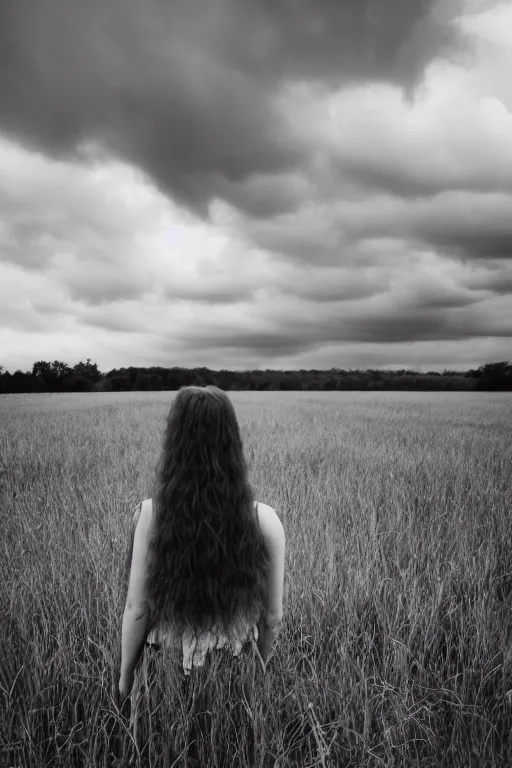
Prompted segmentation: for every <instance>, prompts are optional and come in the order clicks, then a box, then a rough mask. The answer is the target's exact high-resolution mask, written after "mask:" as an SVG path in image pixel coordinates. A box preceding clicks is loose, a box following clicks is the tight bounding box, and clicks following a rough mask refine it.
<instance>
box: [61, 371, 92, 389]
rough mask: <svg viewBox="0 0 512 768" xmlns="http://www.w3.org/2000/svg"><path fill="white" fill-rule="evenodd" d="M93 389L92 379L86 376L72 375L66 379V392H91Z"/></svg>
mask: <svg viewBox="0 0 512 768" xmlns="http://www.w3.org/2000/svg"><path fill="white" fill-rule="evenodd" d="M93 387H94V383H93V381H92V379H89V378H88V377H86V376H78V375H76V374H73V375H71V376H68V377H67V378H66V390H67V391H68V392H91V391H92V389H93Z"/></svg>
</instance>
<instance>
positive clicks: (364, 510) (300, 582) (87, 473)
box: [0, 392, 512, 768]
mask: <svg viewBox="0 0 512 768" xmlns="http://www.w3.org/2000/svg"><path fill="white" fill-rule="evenodd" d="M173 396H174V393H172V392H158V393H157V392H153V393H143V392H135V393H112V394H107V393H96V394H85V395H73V394H66V395H4V396H2V397H1V398H0V423H1V424H2V429H1V433H0V441H1V442H0V514H1V522H2V536H1V539H0V547H1V557H0V608H1V611H2V617H1V628H2V629H1V632H2V641H1V648H0V654H1V659H0V661H1V664H0V670H1V671H0V685H1V695H0V738H1V741H2V752H0V765H2V766H3V765H4V764H5V765H13V766H20V765H25V764H26V765H31V766H42V765H44V764H45V762H46V764H51V765H53V766H57V765H64V766H68V765H69V766H75V765H76V766H90V768H93V767H94V768H96V766H104V765H110V763H109V762H108V758H107V753H108V737H109V734H110V733H111V732H112V729H113V728H114V727H115V726H116V723H117V720H116V713H115V708H114V705H113V703H112V699H111V692H112V690H113V688H114V686H115V684H116V682H117V672H118V670H117V668H116V664H117V653H118V646H119V643H120V632H121V618H122V611H123V607H124V605H123V599H124V585H123V584H122V579H121V574H122V567H123V558H124V555H125V547H126V544H127V537H128V531H129V524H130V519H131V515H132V513H133V510H134V507H135V505H136V503H138V501H140V500H141V499H144V498H147V497H148V496H149V495H150V483H151V479H152V473H153V468H154V465H155V462H156V460H157V457H158V454H159V448H160V439H161V434H162V430H163V428H164V421H165V417H166V415H167V412H168V409H169V406H170V403H171V400H172V398H173ZM229 396H230V397H231V399H232V401H233V402H234V404H235V408H236V411H237V414H238V417H239V421H240V424H241V428H242V432H243V438H244V444H245V450H246V456H247V458H248V462H249V467H250V479H251V483H252V485H253V488H254V490H255V494H256V498H257V499H258V500H260V501H263V502H266V503H268V504H271V505H272V506H273V507H274V508H275V509H276V511H277V513H278V514H279V516H280V518H281V520H282V522H283V525H284V527H285V531H286V537H287V554H286V572H285V600H284V610H285V619H284V623H283V629H282V632H281V635H280V637H279V641H278V644H277V646H276V651H275V655H274V658H273V659H272V660H271V662H270V664H269V667H268V670H267V674H266V676H265V677H264V678H263V676H262V675H261V674H260V676H259V677H258V680H257V685H256V694H255V700H256V704H255V707H254V713H253V715H254V721H255V728H256V732H257V733H258V734H259V736H258V742H257V753H256V756H257V760H258V764H261V765H262V766H279V768H281V767H284V766H288V765H289V766H292V765H297V766H304V767H305V766H342V767H348V766H350V767H352V766H354V767H355V766H365V767H368V768H370V766H372V768H373V766H375V767H377V766H396V767H397V768H398V766H400V767H402V766H403V768H406V767H407V768H411V766H421V767H422V768H427V766H432V767H433V766H436V768H439V766H456V767H457V768H471V767H472V766H475V767H476V766H478V768H481V766H486V768H494V767H495V766H510V765H512V743H511V744H509V745H508V746H507V737H508V740H509V741H510V742H512V738H510V736H511V728H512V702H511V701H510V698H509V696H508V695H507V694H508V692H509V691H510V689H512V673H511V668H512V665H511V656H512V654H511V640H512V633H511V628H512V520H511V511H512V449H511V446H512V399H511V397H510V395H509V394H507V393H503V394H486V393H468V394H461V393H445V394H438V393H433V392H432V393H413V392H405V393H404V392H402V393H395V392H382V393H365V392H343V393H327V392H326V393H313V392H308V393H306V392H304V393H300V392H299V393H289V392H288V393H280V392H279V393H263V392H262V393H258V392H256V393H250V392H231V393H229ZM173 683H174V681H173V679H172V677H171V679H169V680H167V681H165V682H164V683H162V685H165V686H169V687H172V686H173ZM169 690H170V688H169ZM220 695H221V693H220V691H219V696H220ZM169 700H170V699H169ZM216 719H218V722H219V728H220V731H219V730H216V731H215V732H214V737H213V743H212V747H211V749H212V761H211V765H214V764H215V763H214V756H215V755H217V756H219V755H220V754H221V751H222V748H223V743H224V744H225V742H226V740H228V739H229V738H231V736H230V734H228V733H227V732H225V731H224V732H223V731H222V727H223V726H222V725H221V724H222V712H221V711H217V710H215V711H214V720H215V721H216ZM172 721H173V718H172V713H171V712H170V711H169V707H168V702H167V701H166V700H165V701H163V703H162V706H161V707H160V709H159V710H158V711H157V712H156V713H155V715H154V717H153V722H152V728H153V731H154V733H155V736H154V738H153V739H152V741H151V742H150V743H149V744H148V745H147V746H146V748H145V750H144V756H143V757H144V758H145V760H146V761H147V759H148V758H149V760H150V762H144V761H143V762H142V763H141V764H148V765H151V766H159V765H165V764H168V765H172V761H169V762H168V763H164V762H163V761H162V760H161V759H160V758H159V754H160V752H161V751H162V750H163V745H164V743H165V740H166V739H168V740H169V743H170V744H171V746H173V748H174V750H175V754H176V756H177V755H178V754H179V752H180V749H182V748H183V746H184V745H183V744H182V742H181V741H180V739H182V735H181V731H180V728H179V727H176V728H172V727H171V724H172ZM117 727H121V726H120V725H119V724H118V723H117ZM128 740H129V737H128V735H126V736H125V737H124V741H125V742H126V745H128ZM137 759H138V758H137ZM137 759H134V761H133V763H131V764H133V765H136V764H137ZM260 761H261V762H260ZM179 764H180V763H179V762H178V763H176V765H179Z"/></svg>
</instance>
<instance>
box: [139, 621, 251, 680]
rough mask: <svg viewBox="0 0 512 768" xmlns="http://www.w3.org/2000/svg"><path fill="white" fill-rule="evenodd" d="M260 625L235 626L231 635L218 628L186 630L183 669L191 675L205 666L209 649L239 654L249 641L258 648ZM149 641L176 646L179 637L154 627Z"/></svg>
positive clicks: (183, 643)
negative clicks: (197, 631) (223, 649)
mask: <svg viewBox="0 0 512 768" xmlns="http://www.w3.org/2000/svg"><path fill="white" fill-rule="evenodd" d="M257 640H258V627H257V626H256V625H255V624H247V625H245V626H244V627H243V628H242V627H239V628H233V630H232V631H231V632H230V633H229V636H226V635H225V634H222V633H221V632H220V631H218V630H217V629H216V628H214V629H213V630H211V631H204V632H200V633H195V632H193V631H191V630H186V631H185V632H184V633H183V635H182V637H181V647H182V649H183V671H184V673H185V675H190V672H191V670H192V669H197V668H199V667H203V666H204V663H205V660H206V654H207V653H208V652H209V651H214V650H220V649H221V648H226V649H227V650H229V651H230V652H231V653H232V655H233V656H235V657H236V656H239V655H240V653H241V652H242V649H243V648H244V646H245V645H247V644H248V643H251V644H252V646H253V648H254V649H255V650H257V646H256V643H257ZM146 642H148V643H155V644H156V645H160V646H161V647H162V648H176V647H177V646H179V644H180V643H179V639H177V638H175V637H173V636H172V635H171V634H170V633H168V632H167V631H166V630H165V629H161V628H156V629H153V630H152V631H151V632H150V633H149V635H148V638H147V641H146Z"/></svg>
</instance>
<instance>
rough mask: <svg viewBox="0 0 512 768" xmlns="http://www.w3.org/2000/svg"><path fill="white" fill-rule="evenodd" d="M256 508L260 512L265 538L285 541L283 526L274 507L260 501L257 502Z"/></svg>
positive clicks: (259, 516)
mask: <svg viewBox="0 0 512 768" xmlns="http://www.w3.org/2000/svg"><path fill="white" fill-rule="evenodd" d="M256 508H257V510H258V520H259V523H260V527H261V531H262V533H263V536H264V538H265V539H270V540H271V541H276V540H277V541H279V540H281V539H284V528H283V524H282V522H281V520H280V519H279V515H278V514H277V512H276V511H275V509H274V507H271V506H270V505H269V504H264V503H263V502H262V501H258V502H256Z"/></svg>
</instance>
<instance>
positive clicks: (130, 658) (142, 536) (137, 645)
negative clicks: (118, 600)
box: [119, 508, 150, 697]
mask: <svg viewBox="0 0 512 768" xmlns="http://www.w3.org/2000/svg"><path fill="white" fill-rule="evenodd" d="M139 512H140V514H139ZM134 525H135V526H136V527H135V533H134V536H133V550H132V558H131V568H130V579H129V585H128V594H127V597H126V606H125V609H124V614H123V624H122V633H121V670H120V678H119V691H120V694H121V696H122V697H123V696H124V695H129V693H130V691H131V688H132V685H133V678H134V674H135V668H136V666H137V663H138V661H139V659H140V655H141V653H142V650H143V647H144V641H145V639H146V635H147V629H148V619H149V604H148V600H147V594H146V564H147V556H148V549H149V527H150V520H149V514H148V513H147V511H140V509H139V508H137V510H136V512H135V515H134Z"/></svg>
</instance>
